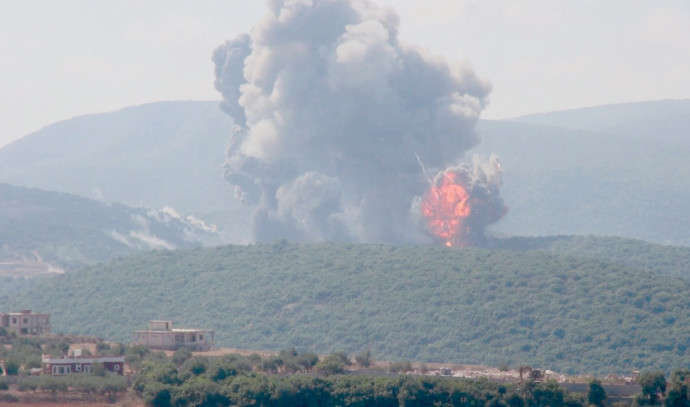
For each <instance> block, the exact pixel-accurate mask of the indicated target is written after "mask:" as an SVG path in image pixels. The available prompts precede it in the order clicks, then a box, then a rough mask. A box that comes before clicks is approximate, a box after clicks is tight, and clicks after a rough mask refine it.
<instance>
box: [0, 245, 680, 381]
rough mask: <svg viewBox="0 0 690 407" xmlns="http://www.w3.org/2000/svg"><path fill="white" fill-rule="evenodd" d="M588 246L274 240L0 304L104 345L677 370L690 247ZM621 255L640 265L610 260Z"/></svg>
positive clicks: (57, 285) (65, 283) (109, 270)
mask: <svg viewBox="0 0 690 407" xmlns="http://www.w3.org/2000/svg"><path fill="white" fill-rule="evenodd" d="M568 241H570V242H571V243H572V244H571V245H570V246H569V245H568ZM585 241H586V239H585ZM593 241H595V242H598V244H599V245H600V246H602V247H604V246H608V247H609V248H610V250H611V252H610V255H608V257H609V258H610V259H611V260H606V257H607V256H606V251H605V250H603V249H602V250H601V251H600V252H594V251H591V250H589V248H590V247H591V246H590V245H589V244H586V243H585V242H583V241H582V240H581V239H579V238H578V239H571V240H568V239H555V240H553V241H550V242H547V243H548V244H545V243H544V242H541V241H539V239H534V240H532V242H533V243H534V244H533V245H532V247H531V249H530V244H528V243H525V241H522V242H521V243H520V245H522V246H521V247H522V249H521V250H512V249H511V250H507V249H503V248H502V249H482V248H464V249H446V248H439V247H398V246H385V245H356V244H331V243H323V244H294V243H289V242H285V241H279V242H275V243H272V244H256V245H250V246H223V247H215V248H199V249H192V250H181V251H158V252H151V253H147V254H146V255H141V256H135V257H128V258H123V259H119V260H116V261H113V262H111V263H107V264H103V265H100V266H97V267H93V268H90V269H87V270H84V271H80V272H78V273H71V274H67V275H63V276H60V277H57V278H54V279H51V280H50V281H45V282H40V283H37V284H35V285H34V286H32V287H29V288H27V289H26V290H23V291H21V292H20V293H16V294H13V296H12V297H11V298H10V296H9V295H2V294H1V293H0V309H6V308H7V306H8V304H14V306H19V307H22V308H32V309H34V310H51V312H52V313H53V318H52V321H53V329H54V330H55V331H57V332H60V331H63V332H64V331H67V332H69V333H77V334H87V335H99V336H103V337H107V338H110V339H113V340H118V341H126V340H129V338H130V335H131V332H132V331H133V330H136V329H142V328H144V327H145V326H146V322H147V321H148V320H150V319H159V318H166V319H168V318H169V319H173V320H174V323H175V324H176V326H178V327H185V326H187V327H190V326H191V327H203V328H213V329H215V330H216V340H217V345H218V346H228V347H234V348H245V349H264V350H273V351H277V350H279V349H286V348H290V347H297V348H299V349H303V350H306V351H309V352H315V353H322V354H323V353H328V352H330V351H331V350H332V349H342V350H344V351H346V352H348V353H355V352H360V351H362V350H365V349H369V350H371V351H372V352H373V353H374V354H376V355H377V356H379V357H381V358H384V359H387V360H393V361H401V360H415V361H420V362H422V361H423V362H445V363H478V364H485V365H491V366H499V365H501V364H505V365H507V366H517V365H520V364H529V365H532V366H535V367H540V368H543V369H551V370H554V371H558V372H563V373H579V372H583V373H605V374H608V373H622V374H630V372H631V371H633V370H643V369H661V370H664V371H666V372H670V371H671V370H673V369H678V368H684V367H686V366H688V365H690V350H688V345H687V341H686V340H685V338H687V337H690V315H688V314H687V313H686V312H682V310H686V309H688V308H690V279H688V276H689V275H690V272H689V271H688V267H690V262H687V261H685V260H684V259H685V258H686V257H687V255H688V253H690V248H674V249H666V248H664V247H663V246H654V245H652V246H644V247H642V246H640V245H646V244H643V243H641V242H637V241H632V240H627V241H621V240H618V239H614V240H606V239H604V240H599V239H598V238H597V239H595V240H593ZM535 242H536V243H535ZM607 242H608V243H607ZM520 245H517V244H516V245H515V246H520ZM560 252H562V253H563V254H559V253H560ZM587 253H589V255H588V256H585V254H587ZM625 253H629V254H630V257H634V256H636V253H646V254H647V256H648V258H646V260H644V261H643V260H640V259H637V258H636V259H635V263H636V265H630V264H624V263H625V262H624V261H623V259H625V258H626V256H625ZM585 257H587V258H585ZM650 264H657V265H658V267H656V268H652V267H651V266H649V265H650ZM648 266H649V267H648ZM93 316H98V317H93Z"/></svg>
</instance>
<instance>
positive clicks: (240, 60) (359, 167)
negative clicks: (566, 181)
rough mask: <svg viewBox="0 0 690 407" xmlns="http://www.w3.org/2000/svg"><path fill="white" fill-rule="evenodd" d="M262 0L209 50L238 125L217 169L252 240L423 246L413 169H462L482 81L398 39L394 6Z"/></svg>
mask: <svg viewBox="0 0 690 407" xmlns="http://www.w3.org/2000/svg"><path fill="white" fill-rule="evenodd" d="M268 4H269V12H268V13H267V15H266V16H265V18H264V19H263V20H262V21H261V22H260V23H259V24H258V25H256V26H255V27H254V29H253V30H252V32H251V33H250V34H243V35H240V36H239V37H237V38H235V39H233V40H231V41H228V42H226V43H225V44H224V45H222V46H220V47H219V48H218V49H216V50H215V52H214V55H213V61H214V63H215V70H216V88H217V89H218V90H219V91H220V92H221V93H222V95H223V102H222V104H221V108H222V109H223V111H225V112H226V113H227V114H229V115H230V116H231V117H232V118H233V120H234V122H235V128H234V129H233V134H232V138H231V143H230V145H229V147H228V150H227V162H226V164H225V168H224V174H225V178H226V180H227V181H228V182H230V183H231V184H233V185H234V186H235V188H236V196H237V197H238V198H239V199H242V200H243V201H244V202H246V203H248V204H251V205H255V207H256V210H255V211H254V215H253V231H254V235H255V236H254V238H255V239H257V240H263V241H270V240H274V239H277V238H287V239H291V240H303V241H312V240H333V241H356V242H393V243H402V242H422V241H428V239H429V238H428V236H427V235H426V234H425V228H424V227H423V226H422V223H423V221H422V216H421V214H420V207H419V203H420V200H421V196H422V195H424V193H425V191H426V190H427V189H428V188H429V181H428V179H427V177H426V176H425V174H424V172H423V171H422V169H421V168H420V165H419V164H420V162H421V163H423V164H424V165H425V166H426V167H427V168H428V169H429V170H431V171H439V170H442V169H445V168H446V167H449V166H456V165H457V164H458V162H459V160H460V159H461V158H462V155H463V153H464V152H465V151H467V150H468V149H470V148H471V147H473V146H475V145H476V144H477V143H478V138H477V137H476V135H475V134H474V132H473V127H474V125H475V123H476V121H477V119H478V118H479V114H480V111H481V110H482V108H483V107H484V106H485V104H486V102H487V96H488V93H489V88H490V87H489V85H488V84H487V83H485V82H483V81H482V80H480V79H479V78H478V77H477V76H476V75H475V73H474V72H473V70H472V69H471V68H470V67H469V66H464V65H451V64H449V63H448V62H447V61H446V60H445V59H444V58H441V57H438V56H434V55H430V54H429V53H427V52H426V51H424V50H421V49H418V48H415V47H414V46H411V45H409V44H405V43H403V42H401V41H400V40H399V39H398V24H399V21H398V16H397V15H396V13H395V12H394V11H393V10H390V9H381V8H378V7H376V6H374V5H373V4H372V3H371V2H368V1H354V0H314V1H295V0H282V1H280V0H271V1H269V2H268ZM417 157H419V160H418V158H417ZM475 178H476V177H475ZM479 178H481V177H479ZM494 190H495V191H497V189H496V188H494ZM501 204H502V201H501ZM481 230H482V231H483V230H484V225H483V226H482V228H481Z"/></svg>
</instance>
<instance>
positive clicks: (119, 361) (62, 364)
mask: <svg viewBox="0 0 690 407" xmlns="http://www.w3.org/2000/svg"><path fill="white" fill-rule="evenodd" d="M41 362H42V363H43V373H44V374H49V375H52V376H64V375H66V374H70V373H91V371H92V370H93V365H94V363H100V364H102V365H103V368H104V369H105V370H106V371H109V372H113V373H115V374H119V375H121V374H124V369H125V357H124V356H81V352H75V353H74V354H73V355H72V356H66V357H65V356H61V357H54V356H50V355H43V356H42V357H41Z"/></svg>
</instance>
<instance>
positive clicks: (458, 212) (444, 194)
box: [421, 171, 472, 247]
mask: <svg viewBox="0 0 690 407" xmlns="http://www.w3.org/2000/svg"><path fill="white" fill-rule="evenodd" d="M437 184H438V185H432V186H431V187H430V188H429V190H428V191H427V193H426V195H424V199H423V200H422V203H421V211H422V216H424V217H425V218H426V220H427V229H428V230H429V233H431V234H432V235H433V236H435V237H436V238H438V239H440V240H442V241H444V242H445V245H446V246H449V247H450V246H453V245H454V244H458V243H460V244H462V241H461V240H460V235H461V234H462V230H463V222H464V219H465V218H466V217H467V216H468V215H469V214H470V213H471V211H472V208H471V207H470V194H469V193H468V192H467V189H466V187H465V186H464V185H463V184H464V183H463V180H462V179H461V177H460V175H459V174H457V173H455V172H451V171H448V172H446V173H444V174H443V176H442V177H441V179H440V182H437Z"/></svg>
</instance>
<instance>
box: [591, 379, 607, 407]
mask: <svg viewBox="0 0 690 407" xmlns="http://www.w3.org/2000/svg"><path fill="white" fill-rule="evenodd" d="M605 402H606V391H605V390H604V387H603V386H602V385H601V382H600V381H599V380H597V379H592V380H590V382H589V388H588V390H587V403H589V404H592V405H595V406H600V407H603V406H604V405H605Z"/></svg>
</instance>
